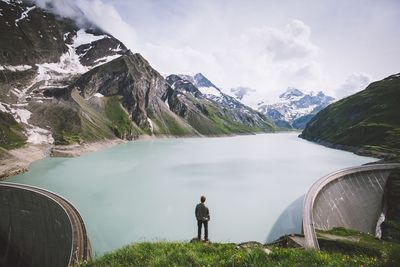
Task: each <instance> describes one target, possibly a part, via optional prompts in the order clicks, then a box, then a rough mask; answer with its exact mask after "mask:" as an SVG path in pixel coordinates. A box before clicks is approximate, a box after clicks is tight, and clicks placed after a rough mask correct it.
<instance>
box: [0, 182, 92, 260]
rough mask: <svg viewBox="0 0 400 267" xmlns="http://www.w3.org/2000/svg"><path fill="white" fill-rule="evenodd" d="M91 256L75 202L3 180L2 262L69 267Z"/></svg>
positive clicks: (0, 187)
mask: <svg viewBox="0 0 400 267" xmlns="http://www.w3.org/2000/svg"><path fill="white" fill-rule="evenodd" d="M90 257H91V247H90V242H89V240H88V237H87V234H86V229H85V225H84V223H83V220H82V218H81V216H80V215H79V213H78V211H77V210H76V209H75V208H74V207H73V206H72V204H71V203H69V202H68V201H67V200H65V199H64V198H62V197H61V196H58V195H56V194H54V193H52V192H49V191H46V190H44V189H40V188H36V187H31V186H26V185H19V184H11V183H0V266H13V267H14V266H15V267H22V266H29V267H30V266H32V267H33V266H38V267H47V266H49V267H58V266H60V267H66V266H71V265H73V264H74V263H76V262H77V261H79V260H86V259H89V258H90Z"/></svg>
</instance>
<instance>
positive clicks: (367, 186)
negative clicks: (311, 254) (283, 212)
mask: <svg viewBox="0 0 400 267" xmlns="http://www.w3.org/2000/svg"><path fill="white" fill-rule="evenodd" d="M394 168H400V164H372V165H365V166H360V167H353V168H348V169H344V170H340V171H337V172H335V173H332V174H329V175H327V176H325V177H323V178H321V179H320V180H318V181H317V182H316V183H314V184H313V185H312V186H311V188H310V190H309V191H308V193H307V195H306V197H305V199H304V205H303V233H304V236H305V247H306V248H315V249H319V245H318V241H317V237H316V233H315V229H321V230H328V229H332V228H334V227H345V228H348V229H355V230H359V231H362V232H366V233H371V234H373V235H375V230H376V224H377V221H378V218H379V216H380V214H381V213H382V210H383V194H384V188H385V185H386V181H387V178H388V176H389V174H390V172H391V170H392V169H394Z"/></svg>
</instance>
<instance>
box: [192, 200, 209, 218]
mask: <svg viewBox="0 0 400 267" xmlns="http://www.w3.org/2000/svg"><path fill="white" fill-rule="evenodd" d="M195 214H196V219H197V220H198V221H203V222H205V221H209V220H210V212H209V210H208V208H207V207H206V205H204V203H199V204H197V206H196V211H195Z"/></svg>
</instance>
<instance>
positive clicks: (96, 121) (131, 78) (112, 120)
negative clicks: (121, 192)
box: [0, 0, 273, 148]
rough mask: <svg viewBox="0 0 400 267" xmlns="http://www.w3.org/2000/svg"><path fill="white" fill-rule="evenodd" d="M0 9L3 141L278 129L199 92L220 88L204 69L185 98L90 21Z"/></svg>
mask: <svg viewBox="0 0 400 267" xmlns="http://www.w3.org/2000/svg"><path fill="white" fill-rule="evenodd" d="M0 10H1V11H0V34H1V36H2V40H1V42H0V112H1V113H0V114H1V116H0V120H1V123H0V127H3V126H4V127H9V125H12V129H11V130H7V131H3V132H2V133H3V135H4V136H1V139H2V140H5V141H4V142H2V145H1V146H2V147H8V148H10V147H16V146H20V145H22V144H24V143H25V142H27V143H31V144H41V143H50V144H51V143H55V144H71V143H80V142H84V141H94V140H99V139H108V138H115V137H119V138H124V139H133V138H136V137H138V136H139V135H142V134H154V135H161V134H162V135H174V136H181V135H199V134H213V135H214V134H232V133H250V132H259V131H270V130H271V129H272V128H273V126H272V125H271V124H270V123H269V122H268V121H266V120H265V118H264V117H263V116H262V115H260V114H258V113H257V112H254V111H253V110H251V109H249V108H247V107H245V106H243V105H242V104H241V103H239V102H238V101H236V102H235V101H233V100H232V101H231V100H229V97H228V96H223V95H221V96H219V95H218V96H212V97H219V98H215V99H211V98H212V97H211V96H210V97H209V98H202V95H204V93H203V92H201V89H202V88H205V89H206V90H208V89H210V88H211V87H212V88H215V90H217V91H218V92H219V89H218V88H216V87H215V85H213V84H212V83H211V82H210V81H209V80H207V78H205V77H204V76H203V75H201V74H198V75H196V76H194V77H192V79H193V82H194V83H195V84H196V85H195V86H194V89H193V88H192V89H193V90H194V91H193V92H196V90H197V93H194V94H193V97H190V98H189V97H188V98H186V99H185V101H181V100H180V99H181V98H179V97H178V95H179V94H182V92H183V91H184V92H187V90H189V89H188V88H187V89H185V90H183V89H181V87H179V86H177V88H176V89H175V88H171V86H170V84H169V83H168V82H167V81H166V80H165V79H164V78H163V77H162V76H161V75H160V74H159V73H158V72H157V71H156V70H154V69H153V68H152V67H151V66H150V64H149V63H148V62H147V61H146V60H145V59H144V58H143V57H142V56H141V55H139V54H134V53H132V52H130V51H129V50H128V49H127V48H126V47H125V46H124V44H122V43H121V42H120V41H119V40H117V39H115V38H114V37H113V36H111V35H110V34H108V33H106V32H104V31H102V30H101V29H99V28H97V27H96V26H95V25H93V24H90V23H88V22H87V23H86V24H85V26H78V24H77V23H75V22H74V21H73V20H70V19H66V18H63V17H59V16H56V15H53V14H51V13H49V11H46V10H43V9H40V8H39V7H36V6H35V5H34V4H32V3H31V2H29V1H26V2H22V1H12V0H10V1H0ZM80 25H81V24H80ZM198 86H199V88H197V87H198ZM225 102H226V103H228V102H231V103H230V105H234V106H231V107H229V108H227V106H226V105H225V104H226V103H225ZM199 103H200V104H199ZM169 104H170V105H169ZM179 105H181V106H179ZM180 107H181V108H180ZM194 107H195V108H196V109H194ZM185 109H190V111H193V110H195V111H196V112H194V113H193V112H191V113H190V114H192V115H190V116H187V115H185V114H184V113H185V112H184V110H185ZM246 110H247V111H246ZM203 125H206V128H207V130H203V129H204V127H203ZM209 129H212V130H209ZM8 140H10V141H9V142H8ZM3 143H4V144H3ZM8 143H10V144H8ZM11 143H12V144H11Z"/></svg>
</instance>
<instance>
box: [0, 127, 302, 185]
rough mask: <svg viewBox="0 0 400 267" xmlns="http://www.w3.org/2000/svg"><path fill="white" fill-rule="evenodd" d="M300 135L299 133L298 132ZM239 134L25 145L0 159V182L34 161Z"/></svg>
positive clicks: (163, 136)
mask: <svg viewBox="0 0 400 267" xmlns="http://www.w3.org/2000/svg"><path fill="white" fill-rule="evenodd" d="M293 132H297V131H281V132H273V133H274V134H275V133H293ZM299 133H300V132H299ZM255 134H264V133H250V134H242V135H255ZM240 135H241V134H232V135H211V136H203V135H201V136H196V135H189V136H172V135H157V136H155V135H140V136H139V137H138V138H136V139H134V140H123V139H117V138H115V139H106V140H100V141H94V142H84V143H81V144H72V145H53V144H42V145H33V144H26V145H25V146H23V147H20V148H16V149H12V150H9V151H7V152H6V155H7V156H6V157H4V158H1V159H0V181H2V180H5V179H7V178H8V177H10V176H14V175H18V174H20V173H24V172H27V171H29V165H30V164H32V163H33V162H35V161H38V160H41V159H44V158H46V157H62V158H74V157H79V156H81V155H83V154H87V153H92V152H97V151H100V150H103V149H107V148H111V147H114V146H116V145H119V144H124V143H128V142H134V141H139V140H156V139H164V138H167V139H169V138H196V137H197V138H203V137H209V138H218V137H234V136H240Z"/></svg>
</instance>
